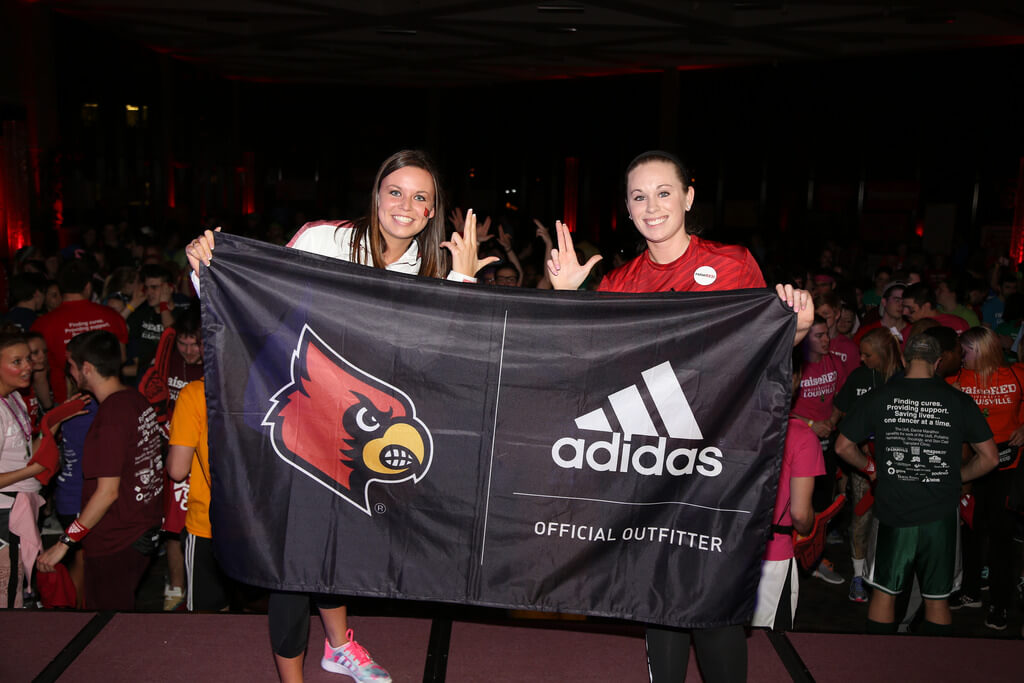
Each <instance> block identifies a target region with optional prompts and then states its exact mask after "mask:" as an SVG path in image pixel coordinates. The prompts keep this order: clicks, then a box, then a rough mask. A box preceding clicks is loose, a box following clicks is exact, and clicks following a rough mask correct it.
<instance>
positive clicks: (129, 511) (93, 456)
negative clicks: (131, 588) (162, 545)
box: [82, 389, 164, 557]
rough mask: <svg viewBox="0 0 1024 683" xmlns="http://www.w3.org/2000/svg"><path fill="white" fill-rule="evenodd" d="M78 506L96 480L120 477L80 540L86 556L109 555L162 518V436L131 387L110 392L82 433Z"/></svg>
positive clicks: (92, 490)
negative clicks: (101, 512) (114, 497)
mask: <svg viewBox="0 0 1024 683" xmlns="http://www.w3.org/2000/svg"><path fill="white" fill-rule="evenodd" d="M82 476H83V477H84V479H85V481H84V483H83V485H82V503H83V505H82V508H83V509H84V508H85V506H86V505H87V504H88V502H89V499H90V498H91V497H92V495H93V494H94V493H96V487H97V478H99V477H120V478H121V482H120V487H119V488H118V495H117V500H116V501H114V503H113V505H111V506H110V508H109V509H108V510H107V512H106V514H104V515H103V519H101V520H100V521H99V522H98V523H97V524H96V526H94V527H93V528H92V529H91V530H90V532H89V534H88V535H87V536H86V537H85V538H84V539H83V541H82V547H83V548H85V551H86V552H87V553H88V554H89V555H90V556H94V557H95V556H100V555H110V554H112V553H116V552H119V551H121V550H124V549H125V548H127V547H128V546H130V545H131V544H132V543H134V542H135V541H136V540H137V539H138V538H139V536H141V535H142V534H143V532H145V531H146V530H147V529H152V528H153V527H157V526H160V521H161V519H162V518H163V492H164V465H163V440H162V438H161V437H160V430H159V428H158V425H157V422H156V411H155V410H154V409H153V407H152V406H150V405H149V401H147V400H146V399H145V397H144V396H143V395H142V394H140V393H139V392H138V391H136V390H135V389H125V390H123V391H118V392H117V393H114V394H111V395H110V396H108V397H107V399H106V400H105V401H103V403H101V404H100V406H99V409H98V410H97V411H96V418H95V419H94V420H93V422H92V426H91V427H90V428H89V433H88V434H86V436H85V448H84V454H83V457H82Z"/></svg>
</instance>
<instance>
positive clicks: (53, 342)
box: [32, 299, 128, 403]
mask: <svg viewBox="0 0 1024 683" xmlns="http://www.w3.org/2000/svg"><path fill="white" fill-rule="evenodd" d="M92 330H110V331H111V332H113V333H114V336H115V337H117V340H118V341H119V342H121V343H122V344H127V343H128V325H127V324H126V323H125V321H124V318H122V317H121V315H120V314H119V313H118V312H117V311H115V310H114V309H113V308H110V307H109V306H102V305H100V304H95V303H93V302H91V301H86V300H84V299H83V300H80V301H65V302H64V303H62V304H61V305H60V306H58V307H57V308H56V309H55V310H53V311H51V312H49V313H47V314H46V315H43V316H40V317H39V318H36V321H35V322H34V323H33V324H32V331H33V332H39V333H41V334H42V335H43V337H44V338H45V339H46V348H47V354H46V355H47V359H48V360H49V362H50V388H51V389H52V390H53V400H54V401H55V402H56V403H63V402H64V401H65V400H67V397H68V395H67V394H68V392H67V385H66V383H65V381H64V367H65V365H67V360H68V351H67V346H68V342H69V341H71V338H72V337H74V336H75V335H78V334H81V333H83V332H90V331H92Z"/></svg>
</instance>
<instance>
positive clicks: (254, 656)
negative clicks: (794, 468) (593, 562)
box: [0, 610, 1024, 683]
mask: <svg viewBox="0 0 1024 683" xmlns="http://www.w3.org/2000/svg"><path fill="white" fill-rule="evenodd" d="M351 626H352V627H353V628H354V629H355V631H356V634H357V637H358V639H359V641H360V642H361V643H362V644H363V645H364V646H366V647H367V649H368V650H369V651H370V652H372V653H374V656H375V657H376V658H377V659H378V661H380V662H381V664H383V665H384V666H385V667H387V668H388V670H389V671H390V672H391V674H392V676H393V678H394V680H395V681H397V682H399V683H401V682H406V681H424V680H428V679H425V662H426V659H427V651H428V641H429V637H430V632H431V621H430V620H429V619H426V618H402V617H372V616H354V617H352V618H351ZM0 638H2V642H3V643H4V648H3V649H4V652H3V655H2V656H0V680H2V681H4V683H20V682H22V681H41V682H44V681H75V682H76V683H91V682H92V681H97V682H98V681H104V682H108V683H111V682H118V681H125V682H126V683H127V682H131V683H138V682H140V681H160V682H169V683H173V682H179V681H180V682H181V683H201V682H203V681H246V683H259V682H261V681H267V682H273V681H276V680H277V678H276V675H275V673H274V665H273V661H272V657H271V654H270V647H269V644H268V635H267V620H266V617H265V616H264V615H256V614H251V615H250V614H187V613H116V614H115V613H109V612H107V613H100V614H96V613H88V612H42V611H32V610H5V611H0ZM323 638H324V635H323V629H322V627H321V625H320V620H319V619H317V618H315V617H314V618H312V619H311V626H310V638H309V651H308V656H307V660H306V666H305V674H306V680H308V681H335V682H338V681H343V680H348V679H346V678H340V677H338V676H337V675H336V674H330V673H327V672H325V671H322V670H321V669H320V667H319V657H320V653H321V651H322V647H323ZM748 643H749V647H748V651H749V666H748V669H749V680H750V681H752V682H762V681H763V682H768V683H773V682H775V681H791V680H793V681H818V682H819V683H828V682H830V681H871V680H898V681H929V682H931V681H937V680H984V681H986V682H987V683H996V682H999V681H1020V680H1021V668H1020V667H1021V664H1020V662H1021V661H1022V656H1024V642H1021V641H1019V640H991V639H989V640H985V639H974V638H923V637H917V636H889V637H878V636H865V635H850V634H820V633H790V634H786V635H782V636H780V635H775V634H769V633H767V632H765V631H762V630H758V629H755V630H753V631H752V632H751V634H750V638H749V641H748ZM448 652H449V655H448V659H447V671H446V678H445V680H447V681H448V682H449V683H481V682H485V681H486V682H487V683H512V682H516V683H518V682H520V681H556V682H558V683H595V682H604V681H609V682H615V683H644V682H645V681H647V680H648V677H647V668H646V662H645V655H644V642H643V638H642V634H641V632H640V630H639V629H635V630H631V629H622V628H608V627H606V626H601V625H591V624H588V623H585V622H571V621H570V622H566V621H547V620H524V621H518V622H508V623H478V622H461V621H456V622H454V623H453V625H452V629H451V641H450V647H449V650H448ZM690 657H691V666H690V671H689V675H688V676H687V681H700V680H701V677H700V674H699V668H698V667H697V666H696V665H695V664H694V661H693V655H692V653H691V655H690ZM434 680H439V679H437V678H435V679H434Z"/></svg>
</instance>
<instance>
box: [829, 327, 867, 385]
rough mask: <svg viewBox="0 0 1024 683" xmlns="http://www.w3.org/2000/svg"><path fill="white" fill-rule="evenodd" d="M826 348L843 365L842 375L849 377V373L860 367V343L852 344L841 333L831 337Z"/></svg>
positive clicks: (850, 340)
mask: <svg viewBox="0 0 1024 683" xmlns="http://www.w3.org/2000/svg"><path fill="white" fill-rule="evenodd" d="M828 350H829V353H831V354H832V355H833V356H835V357H836V360H838V361H839V363H840V364H841V365H842V366H843V376H844V377H849V376H850V373H852V372H853V371H854V370H856V369H857V368H859V367H860V345H859V344H854V343H853V340H852V339H850V338H849V337H844V336H843V335H841V334H837V335H836V336H835V337H832V341H830V342H829V345H828Z"/></svg>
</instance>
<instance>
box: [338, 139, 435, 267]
mask: <svg viewBox="0 0 1024 683" xmlns="http://www.w3.org/2000/svg"><path fill="white" fill-rule="evenodd" d="M406 166H415V167H416V168H422V169H423V170H424V171H426V172H427V173H429V174H430V177H431V179H433V181H434V206H433V209H434V215H433V217H431V218H430V220H429V221H427V227H425V228H423V230H421V231H420V233H419V234H418V235H416V237H415V239H416V244H418V245H419V249H420V275H423V276H426V277H445V276H446V275H447V274H448V271H449V270H451V264H450V258H449V255H448V250H447V249H444V248H443V247H442V246H441V242H443V241H444V238H445V234H444V233H445V227H444V217H445V206H444V192H443V191H442V189H441V184H440V183H439V182H438V180H437V179H438V173H437V169H436V167H435V166H434V162H433V161H431V159H430V157H428V156H427V153H426V152H423V151H421V150H418V149H403V150H402V151H400V152H395V153H394V154H392V155H391V156H389V157H388V158H387V159H385V160H384V163H382V164H381V165H380V168H379V169H377V177H376V179H375V180H374V181H373V188H372V189H371V191H370V210H369V212H368V213H367V215H365V216H363V217H362V218H358V219H356V220H355V221H354V222H353V223H352V226H353V229H354V232H353V233H352V252H351V259H352V261H354V262H355V263H361V262H362V255H363V254H365V253H366V252H367V251H368V252H369V253H370V256H371V258H372V259H373V267H374V268H384V267H385V264H384V251H385V249H386V248H387V245H386V243H385V242H384V235H383V234H382V233H381V227H380V219H379V218H378V217H377V210H378V209H379V208H380V186H381V184H382V183H383V182H384V178H386V177H388V176H389V175H391V174H392V173H394V172H395V171H397V170H398V169H400V168H405V167H406Z"/></svg>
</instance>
